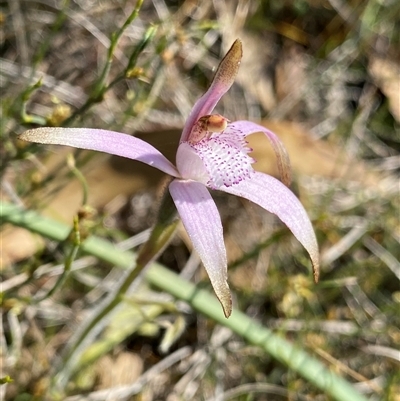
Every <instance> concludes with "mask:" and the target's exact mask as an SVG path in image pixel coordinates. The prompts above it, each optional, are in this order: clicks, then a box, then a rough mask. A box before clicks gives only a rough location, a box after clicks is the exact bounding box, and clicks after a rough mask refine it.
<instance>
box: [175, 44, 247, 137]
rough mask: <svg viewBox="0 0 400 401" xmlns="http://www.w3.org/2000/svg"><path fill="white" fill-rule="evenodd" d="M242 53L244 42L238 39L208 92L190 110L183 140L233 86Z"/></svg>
mask: <svg viewBox="0 0 400 401" xmlns="http://www.w3.org/2000/svg"><path fill="white" fill-rule="evenodd" d="M242 54H243V53H242V42H241V41H240V40H239V39H237V40H235V42H234V43H233V45H232V47H231V48H230V49H229V51H228V53H227V54H226V56H225V57H224V58H223V59H222V61H221V62H220V63H219V66H218V69H217V72H216V73H215V75H214V79H213V81H212V83H211V85H210V87H209V88H208V90H207V92H206V93H205V94H204V95H203V96H202V97H201V98H200V99H199V100H198V101H197V102H196V103H195V105H194V107H193V109H192V111H191V112H190V115H189V117H188V119H187V120H186V123H185V126H184V128H183V131H182V136H181V142H184V141H187V140H188V139H189V135H190V132H191V131H192V128H193V125H194V124H195V123H196V121H197V120H198V119H199V118H200V117H202V116H205V115H208V114H211V112H212V111H213V110H214V107H215V105H216V104H217V103H218V101H219V100H220V99H221V97H222V96H223V95H224V94H225V93H226V92H227V91H228V90H229V88H230V87H231V86H232V84H233V82H234V80H235V78H236V74H237V72H238V70H239V65H240V61H241V59H242Z"/></svg>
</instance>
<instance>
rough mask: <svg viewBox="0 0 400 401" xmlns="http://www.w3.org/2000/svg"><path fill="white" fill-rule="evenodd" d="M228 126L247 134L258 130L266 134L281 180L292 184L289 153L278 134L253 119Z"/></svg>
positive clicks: (286, 183)
mask: <svg viewBox="0 0 400 401" xmlns="http://www.w3.org/2000/svg"><path fill="white" fill-rule="evenodd" d="M228 127H229V128H234V129H236V130H239V131H241V132H242V133H243V134H244V135H245V136H247V135H250V134H254V133H256V132H262V133H263V134H265V135H266V136H267V138H268V139H269V141H270V143H271V145H272V148H273V150H274V152H275V155H276V160H277V164H278V170H279V175H280V177H281V180H282V182H283V183H284V184H285V185H286V186H289V185H290V183H291V181H292V178H291V167H290V159H289V155H288V153H287V151H286V148H285V146H284V145H283V143H282V142H281V140H280V139H279V138H278V136H277V135H276V134H274V133H273V132H272V131H270V130H268V129H266V128H265V127H263V126H262V125H258V124H256V123H253V122H251V121H235V122H233V123H230V124H229V126H228Z"/></svg>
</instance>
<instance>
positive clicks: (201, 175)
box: [176, 142, 210, 184]
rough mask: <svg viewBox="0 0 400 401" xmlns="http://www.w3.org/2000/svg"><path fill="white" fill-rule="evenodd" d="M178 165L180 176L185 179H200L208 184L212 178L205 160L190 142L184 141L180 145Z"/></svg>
mask: <svg viewBox="0 0 400 401" xmlns="http://www.w3.org/2000/svg"><path fill="white" fill-rule="evenodd" d="M176 167H177V169H178V171H179V174H180V176H181V177H182V178H184V179H187V180H194V181H198V182H201V183H203V184H206V183H207V182H208V180H209V179H210V177H209V175H208V173H207V169H206V168H205V166H204V163H203V160H201V158H200V157H199V155H198V154H197V153H196V150H195V149H193V147H192V146H191V145H189V143H188V142H183V143H181V144H180V145H179V146H178V151H177V152H176Z"/></svg>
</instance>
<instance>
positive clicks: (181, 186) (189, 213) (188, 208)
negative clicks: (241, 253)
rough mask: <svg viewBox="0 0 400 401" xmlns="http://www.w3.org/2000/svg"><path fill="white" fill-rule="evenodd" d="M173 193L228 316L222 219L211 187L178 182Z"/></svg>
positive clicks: (228, 305) (173, 183)
mask: <svg viewBox="0 0 400 401" xmlns="http://www.w3.org/2000/svg"><path fill="white" fill-rule="evenodd" d="M169 191H170V193H171V196H172V198H173V200H174V202H175V205H176V208H177V209H178V213H179V215H180V217H181V219H182V223H183V225H184V226H185V229H186V231H187V233H188V235H189V237H190V239H191V241H192V243H193V246H194V249H195V250H196V251H197V253H198V254H199V256H200V258H201V260H202V262H203V264H204V267H205V269H206V270H207V273H208V276H209V277H210V281H211V284H212V286H213V288H214V291H215V294H216V295H217V297H218V299H219V301H220V302H221V305H222V308H223V310H224V313H225V316H226V317H229V315H230V314H231V311H232V299H231V293H230V290H229V286H228V283H227V261H226V250H225V245H224V237H223V232H222V224H221V218H220V216H219V212H218V209H217V207H216V205H215V203H214V201H213V199H212V198H211V195H210V194H209V192H208V190H207V188H206V187H205V186H204V185H202V184H200V183H198V182H195V181H189V180H188V181H182V180H174V181H172V183H171V184H170V186H169Z"/></svg>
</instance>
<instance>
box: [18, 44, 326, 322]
mask: <svg viewBox="0 0 400 401" xmlns="http://www.w3.org/2000/svg"><path fill="white" fill-rule="evenodd" d="M241 58H242V44H241V41H240V40H236V41H235V42H234V44H233V45H232V47H231V49H230V50H229V51H228V53H227V54H226V56H225V57H224V59H223V60H222V61H221V63H220V65H219V67H218V69H217V71H216V73H215V76H214V79H213V81H212V83H211V85H210V87H209V89H208V90H207V92H206V93H205V94H204V95H203V96H202V97H201V98H200V99H199V100H198V101H197V102H196V104H195V105H194V107H193V109H192V111H191V113H190V115H189V117H188V119H187V121H186V123H185V125H184V128H183V132H182V136H181V139H180V143H179V147H178V150H177V154H176V166H174V165H173V164H172V163H171V162H170V161H169V160H168V159H167V158H166V157H164V156H163V155H162V154H161V153H160V152H159V151H158V150H157V149H155V148H154V147H153V146H151V145H150V144H148V143H146V142H144V141H143V140H140V139H138V138H135V137H133V136H130V135H126V134H123V133H119V132H113V131H107V130H101V129H90V128H46V127H42V128H37V129H32V130H29V131H26V132H25V133H23V134H22V135H20V137H19V138H20V139H23V140H26V141H31V142H37V143H42V144H58V145H68V146H73V147H76V148H81V149H91V150H97V151H101V152H106V153H110V154H113V155H118V156H122V157H127V158H130V159H134V160H139V161H141V162H143V163H146V164H148V165H150V166H154V167H156V168H158V169H159V170H161V171H163V172H165V173H167V174H169V175H171V176H172V177H174V179H173V180H172V181H171V182H170V184H169V192H170V194H171V197H172V199H173V201H174V203H175V205H176V208H177V211H178V213H179V215H180V218H181V220H182V222H183V225H184V227H185V229H186V231H187V233H188V235H189V237H190V239H191V241H192V243H193V247H194V249H195V250H196V251H197V253H198V254H199V256H200V258H201V260H202V262H203V265H204V267H205V269H206V271H207V273H208V276H209V277H210V280H211V284H212V286H213V288H214V291H215V293H216V295H217V297H218V299H219V301H220V302H221V305H222V307H223V310H224V313H225V316H226V317H229V315H230V314H231V311H232V301H231V294H230V290H229V286H228V283H227V257H226V249H225V245H224V238H223V230H222V223H221V218H220V215H219V212H218V210H217V207H216V205H215V203H214V201H213V199H212V197H211V195H210V193H209V191H208V188H210V189H212V190H219V191H224V192H227V193H229V194H234V195H237V196H240V197H243V198H246V199H248V200H250V201H252V202H254V203H256V204H258V205H260V206H261V207H263V208H264V209H266V210H267V211H269V212H271V213H274V214H276V215H277V216H278V217H279V219H280V220H281V221H282V222H283V223H285V224H286V226H287V227H288V228H289V229H290V230H291V232H292V233H293V234H294V236H295V237H296V238H297V240H298V241H299V242H300V243H301V244H302V245H303V246H304V248H305V249H306V250H307V252H308V253H309V256H310V258H311V261H312V265H313V271H314V279H315V281H317V280H318V275H319V255H318V245H317V241H316V238H315V234H314V231H313V228H312V225H311V222H310V220H309V218H308V216H307V213H306V211H305V210H304V208H303V206H302V205H301V203H300V201H299V200H298V199H297V198H296V196H295V195H294V194H293V193H292V192H291V191H290V189H288V188H287V186H286V185H288V184H289V183H290V166H289V159H288V156H287V153H286V151H285V148H284V146H283V145H282V143H281V142H280V140H279V139H278V137H277V136H276V135H275V134H274V133H272V132H271V131H269V130H267V129H266V128H264V127H262V126H260V125H257V124H255V123H253V122H250V121H236V122H230V121H229V120H228V119H226V118H225V117H223V116H221V115H218V114H211V113H212V111H213V109H214V107H215V106H216V104H217V103H218V101H219V100H220V99H221V97H222V96H223V95H224V94H225V93H226V92H227V91H228V89H229V88H230V87H231V86H232V84H233V81H234V79H235V77H236V74H237V71H238V69H239V65H240V61H241ZM255 132H263V133H264V134H265V135H266V137H267V138H268V139H269V140H270V142H271V144H272V147H273V148H274V151H275V154H276V156H277V163H278V167H279V170H280V173H281V176H282V181H283V182H284V183H285V184H286V185H284V184H283V183H282V182H280V181H279V180H277V179H275V178H274V177H271V176H269V175H266V174H263V173H260V172H256V171H255V170H254V169H253V167H252V164H253V163H254V160H253V159H252V157H251V156H249V152H251V149H250V148H248V146H247V142H246V137H247V136H248V135H250V134H252V133H255Z"/></svg>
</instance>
